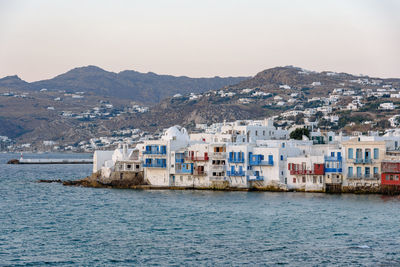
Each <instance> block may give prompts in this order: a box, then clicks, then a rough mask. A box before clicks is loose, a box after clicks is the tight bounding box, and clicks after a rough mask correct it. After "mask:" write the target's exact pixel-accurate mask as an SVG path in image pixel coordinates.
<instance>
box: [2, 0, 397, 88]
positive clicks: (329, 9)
mask: <svg viewBox="0 0 400 267" xmlns="http://www.w3.org/2000/svg"><path fill="white" fill-rule="evenodd" d="M399 14H400V1H397V0H334V1H333V0H324V1H321V0H304V1H297V0H200V1H198V0H196V1H195V0H193V1H192V0H185V1H183V0H143V1H135V0H130V1H128V0H126V1H125V0H113V1H105V0H77V1H75V0H69V1H59V0H26V1H23V0H0V77H4V76H8V75H18V76H19V77H21V78H22V79H24V80H26V81H29V82H32V81H37V80H42V79H50V78H52V77H54V76H56V75H58V74H61V73H64V72H66V71H68V70H70V69H72V68H75V67H81V66H87V65H96V66H99V67H101V68H103V69H105V70H108V71H114V72H119V71H122V70H126V69H131V70H137V71H140V72H149V71H152V72H155V73H159V74H171V75H179V76H180V75H186V76H191V77H213V76H252V75H255V74H256V73H258V72H260V71H262V70H264V69H267V68H272V67H275V66H286V65H294V66H297V67H302V68H305V69H309V70H315V71H324V70H329V71H336V72H348V73H352V74H366V75H370V76H375V77H382V78H388V77H399V78H400V15H399Z"/></svg>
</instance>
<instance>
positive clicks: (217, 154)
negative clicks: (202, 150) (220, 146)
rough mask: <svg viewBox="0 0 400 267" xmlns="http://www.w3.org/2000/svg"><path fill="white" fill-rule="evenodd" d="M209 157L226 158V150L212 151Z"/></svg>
mask: <svg viewBox="0 0 400 267" xmlns="http://www.w3.org/2000/svg"><path fill="white" fill-rule="evenodd" d="M210 158H213V159H225V158H226V152H212V153H210Z"/></svg>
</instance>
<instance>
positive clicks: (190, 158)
mask: <svg viewBox="0 0 400 267" xmlns="http://www.w3.org/2000/svg"><path fill="white" fill-rule="evenodd" d="M209 159H210V158H209V157H208V156H186V157H185V160H187V161H208V160H209Z"/></svg>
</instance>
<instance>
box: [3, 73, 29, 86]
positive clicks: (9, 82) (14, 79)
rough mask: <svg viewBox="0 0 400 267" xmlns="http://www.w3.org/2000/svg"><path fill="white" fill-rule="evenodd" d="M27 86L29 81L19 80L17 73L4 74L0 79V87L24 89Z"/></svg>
mask: <svg viewBox="0 0 400 267" xmlns="http://www.w3.org/2000/svg"><path fill="white" fill-rule="evenodd" d="M27 86H29V83H27V82H25V81H23V80H21V78H19V77H18V76H17V75H14V76H6V77H4V78H2V79H0V87H7V88H11V89H24V88H25V87H27Z"/></svg>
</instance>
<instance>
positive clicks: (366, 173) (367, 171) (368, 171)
mask: <svg viewBox="0 0 400 267" xmlns="http://www.w3.org/2000/svg"><path fill="white" fill-rule="evenodd" d="M370 174H371V170H370V168H369V167H365V177H369V176H370Z"/></svg>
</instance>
